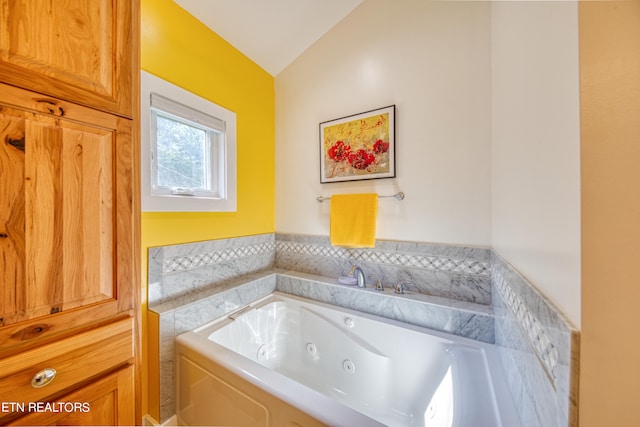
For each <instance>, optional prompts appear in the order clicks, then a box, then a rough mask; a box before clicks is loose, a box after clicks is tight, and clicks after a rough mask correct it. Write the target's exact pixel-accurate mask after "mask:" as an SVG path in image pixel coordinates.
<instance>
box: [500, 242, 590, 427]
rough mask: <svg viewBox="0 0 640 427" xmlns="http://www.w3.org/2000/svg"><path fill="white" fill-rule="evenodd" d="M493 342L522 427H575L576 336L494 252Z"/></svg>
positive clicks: (577, 361) (569, 325)
mask: <svg viewBox="0 0 640 427" xmlns="http://www.w3.org/2000/svg"><path fill="white" fill-rule="evenodd" d="M491 264H492V282H493V284H494V286H493V298H492V301H493V308H494V311H495V334H496V335H495V338H496V342H495V343H496V345H497V346H498V349H499V353H500V357H501V361H502V366H503V368H504V370H505V372H506V374H507V382H508V384H509V388H510V389H511V393H512V396H513V398H514V402H515V404H516V408H517V410H518V412H519V415H520V420H521V421H522V425H525V426H540V427H567V426H571V427H574V426H577V425H578V421H577V411H578V408H577V395H578V390H577V378H578V370H579V347H580V343H579V339H580V337H579V331H578V330H577V329H576V328H575V327H574V326H573V325H572V324H571V323H570V322H569V321H568V320H567V319H566V318H565V317H564V316H563V315H562V314H561V313H560V312H559V311H558V310H557V309H555V308H554V307H553V305H552V304H551V303H550V302H549V301H548V300H547V299H546V298H545V297H544V296H543V295H541V294H540V293H539V292H538V291H537V290H536V289H535V287H534V286H532V285H531V284H530V283H529V282H528V281H527V280H526V279H525V278H524V277H523V276H522V275H520V274H519V273H518V272H517V271H516V270H514V269H513V267H511V266H510V265H509V264H508V263H507V262H506V261H504V259H502V258H501V257H500V256H499V255H498V254H497V253H493V254H492V256H491Z"/></svg>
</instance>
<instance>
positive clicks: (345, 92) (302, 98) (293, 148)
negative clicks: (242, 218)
mask: <svg viewBox="0 0 640 427" xmlns="http://www.w3.org/2000/svg"><path fill="white" fill-rule="evenodd" d="M490 17H491V11H490V6H489V4H488V3H484V2H469V3H467V2H431V1H424V0H403V1H401V2H397V1H388V0H365V2H364V3H363V4H362V5H360V6H359V7H358V8H357V9H355V11H354V12H352V13H351V14H350V15H349V16H347V18H345V20H343V21H342V22H341V23H339V24H338V25H337V26H336V27H334V28H333V29H332V30H331V31H330V32H329V33H327V34H326V35H325V36H324V37H322V38H321V39H320V40H319V41H318V42H317V43H315V44H314V45H313V46H312V47H311V48H309V49H308V50H307V51H306V52H305V53H304V54H303V55H302V56H300V57H299V58H298V59H297V60H296V61H295V62H294V63H293V64H291V65H290V66H289V67H288V68H286V69H285V70H284V71H283V72H281V73H280V74H279V75H277V76H276V79H275V80H276V95H275V99H276V230H277V231H278V232H289V233H304V234H316V235H328V232H329V203H328V202H324V203H318V202H317V201H316V200H315V198H316V196H318V195H324V196H329V195H331V194H334V193H351V192H369V191H374V192H377V193H378V194H393V193H395V192H396V191H403V192H405V193H406V199H405V200H404V201H402V202H398V201H396V200H394V199H382V200H380V202H379V216H378V232H377V237H378V238H382V239H396V240H409V241H425V242H440V243H442V242H444V243H456V244H458V243H460V244H470V245H483V246H488V245H489V244H490V229H491V206H490V204H491V193H490V187H491V186H490V155H491V151H490V128H491V115H490V114H491V109H490V105H491V103H490V79H491V74H490V73H491V50H490V48H491V46H490V41H491V32H490ZM390 104H396V106H397V113H396V114H397V116H396V123H397V132H396V139H397V161H396V166H397V178H395V179H382V180H372V181H360V182H356V183H331V184H320V171H319V158H320V157H319V156H320V149H319V141H318V139H319V135H318V134H319V129H318V124H319V123H320V122H323V121H327V120H331V119H335V118H340V117H343V116H346V115H350V114H356V113H359V112H363V111H367V110H371V109H375V108H378V107H384V106H387V105H390Z"/></svg>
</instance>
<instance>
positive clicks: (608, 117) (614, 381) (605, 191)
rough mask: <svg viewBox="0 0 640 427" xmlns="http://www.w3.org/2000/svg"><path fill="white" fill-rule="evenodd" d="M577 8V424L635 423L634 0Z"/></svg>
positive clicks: (639, 141)
mask: <svg viewBox="0 0 640 427" xmlns="http://www.w3.org/2000/svg"><path fill="white" fill-rule="evenodd" d="M579 8H580V9H579V16H580V74H581V85H580V87H581V93H580V98H581V145H582V147H581V155H582V159H581V166H582V337H581V360H580V401H579V402H580V403H579V417H580V426H581V427H602V426H616V427H626V426H629V427H631V426H640V408H639V407H638V404H639V403H640V318H639V317H638V316H639V314H638V313H639V310H638V307H639V304H640V1H638V0H631V1H624V2H580V5H579Z"/></svg>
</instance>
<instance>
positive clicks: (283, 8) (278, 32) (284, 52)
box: [174, 0, 363, 76]
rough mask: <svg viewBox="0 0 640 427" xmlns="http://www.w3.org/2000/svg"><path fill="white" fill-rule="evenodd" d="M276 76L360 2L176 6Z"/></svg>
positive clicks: (193, 2)
mask: <svg viewBox="0 0 640 427" xmlns="http://www.w3.org/2000/svg"><path fill="white" fill-rule="evenodd" d="M174 1H175V2H176V3H177V4H179V5H180V6H181V7H182V8H184V9H185V10H187V11H188V12H189V13H190V14H191V15H193V16H195V17H196V18H198V19H199V20H200V21H201V22H202V23H204V24H205V25H206V26H208V27H209V28H211V29H212V30H213V31H214V32H216V33H217V34H218V35H220V36H221V37H222V38H224V39H225V40H226V41H228V42H229V43H231V44H232V45H233V46H234V47H235V48H236V49H238V50H239V51H241V52H242V53H244V54H245V55H247V56H248V57H249V58H250V59H251V60H253V61H254V62H255V63H257V64H258V65H259V66H261V67H262V68H263V69H264V70H266V71H267V72H268V73H269V74H271V75H273V76H276V75H277V74H278V73H280V71H282V70H283V69H284V68H286V67H287V65H289V64H290V63H291V62H293V60H295V59H296V58H297V57H298V56H299V55H300V54H302V52H304V51H305V50H306V49H307V48H308V47H309V46H311V45H312V44H313V43H314V42H315V41H316V40H318V39H319V38H320V37H322V35H323V34H325V33H326V32H327V31H329V30H330V29H331V28H332V27H333V26H334V25H336V24H337V23H338V22H340V21H341V20H342V19H343V18H344V17H345V16H347V15H348V14H349V13H350V12H351V11H352V10H353V9H355V8H356V7H357V6H358V5H359V4H360V3H362V1H363V0H174Z"/></svg>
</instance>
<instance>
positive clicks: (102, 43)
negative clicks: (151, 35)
mask: <svg viewBox="0 0 640 427" xmlns="http://www.w3.org/2000/svg"><path fill="white" fill-rule="evenodd" d="M135 4H136V2H135V1H131V0H90V1H87V0H65V1H51V0H0V81H3V82H7V83H10V84H12V85H14V86H18V87H22V88H26V89H31V90H34V91H36V92H40V93H44V94H47V95H51V96H55V97H57V98H61V99H66V100H69V101H73V102H77V103H80V104H83V105H87V106H90V107H93V108H98V109H101V110H104V111H110V112H114V113H118V114H122V115H124V116H128V117H131V115H132V114H133V102H132V101H133V98H132V95H133V94H132V92H131V89H132V78H133V75H132V70H133V67H134V64H135V63H137V62H136V61H137V59H136V58H135V57H134V56H133V53H134V52H137V46H134V45H133V43H134V41H135V40H137V37H134V30H137V26H136V22H137V21H136V20H135V19H134V18H136V19H137V16H133V15H134V14H136V13H137V12H136V11H137V7H135Z"/></svg>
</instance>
